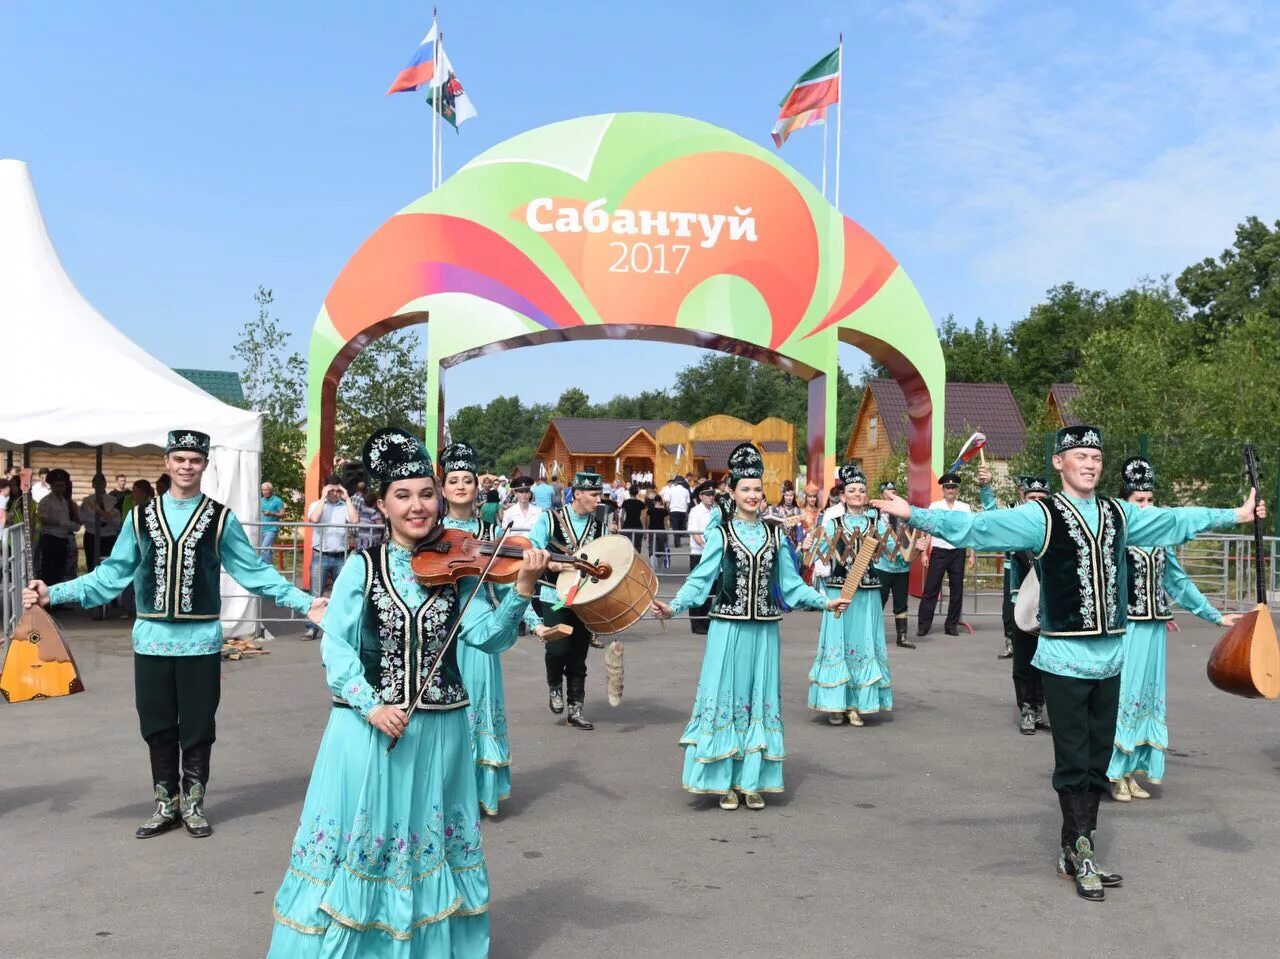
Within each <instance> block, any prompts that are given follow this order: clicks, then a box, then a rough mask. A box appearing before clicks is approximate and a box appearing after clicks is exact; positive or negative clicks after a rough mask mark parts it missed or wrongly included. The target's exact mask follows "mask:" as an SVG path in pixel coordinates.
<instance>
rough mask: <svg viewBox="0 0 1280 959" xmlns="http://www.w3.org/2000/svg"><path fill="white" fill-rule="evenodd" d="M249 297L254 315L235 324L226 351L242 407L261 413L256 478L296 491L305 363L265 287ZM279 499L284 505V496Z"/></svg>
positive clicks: (301, 449) (300, 467)
mask: <svg viewBox="0 0 1280 959" xmlns="http://www.w3.org/2000/svg"><path fill="white" fill-rule="evenodd" d="M253 301H254V302H255V303H256V304H257V305H258V315H257V318H256V319H253V320H250V321H248V322H246V323H245V325H244V327H243V328H241V330H240V339H239V340H238V341H237V343H236V345H235V346H234V347H233V348H232V351H231V352H232V356H233V358H234V359H236V360H238V361H239V364H240V371H239V372H240V384H241V386H242V387H243V389H244V397H245V402H244V407H245V409H250V410H256V411H257V412H259V413H262V414H263V420H262V478H263V479H264V480H269V481H271V482H272V483H274V484H275V486H276V489H277V490H279V491H281V492H285V491H291V490H301V489H302V487H303V480H304V472H303V465H302V464H303V457H304V455H305V453H306V436H305V435H304V433H303V431H302V419H303V413H304V410H305V408H306V396H305V392H304V390H305V385H306V382H307V364H306V361H304V360H303V358H302V354H300V353H298V352H296V351H292V352H291V351H290V350H289V333H287V332H286V331H285V330H283V329H281V327H280V321H279V319H278V318H276V317H275V316H273V315H272V313H271V304H272V303H273V302H274V299H273V297H272V295H271V291H270V290H268V289H265V288H263V287H261V286H260V287H258V292H257V293H255V294H254V297H253ZM284 499H285V501H286V503H287V502H288V497H287V496H286V497H284Z"/></svg>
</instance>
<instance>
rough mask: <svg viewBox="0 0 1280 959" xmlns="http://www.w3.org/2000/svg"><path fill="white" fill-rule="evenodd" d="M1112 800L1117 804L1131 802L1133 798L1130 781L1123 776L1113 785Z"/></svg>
mask: <svg viewBox="0 0 1280 959" xmlns="http://www.w3.org/2000/svg"><path fill="white" fill-rule="evenodd" d="M1111 798H1112V799H1114V800H1115V801H1116V802H1131V801H1132V800H1133V797H1132V796H1130V795H1129V781H1128V780H1127V779H1125V778H1124V777H1123V776H1121V777H1120V778H1119V779H1117V780H1116V781H1115V782H1113V783H1112V784H1111Z"/></svg>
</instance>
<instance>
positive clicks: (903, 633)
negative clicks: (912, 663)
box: [893, 617, 916, 649]
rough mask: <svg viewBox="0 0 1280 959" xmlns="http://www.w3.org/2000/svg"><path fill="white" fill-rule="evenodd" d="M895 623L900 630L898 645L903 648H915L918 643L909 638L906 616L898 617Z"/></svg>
mask: <svg viewBox="0 0 1280 959" xmlns="http://www.w3.org/2000/svg"><path fill="white" fill-rule="evenodd" d="M893 625H894V626H895V627H896V628H897V630H898V645H899V646H901V647H902V648H903V649H915V648H916V644H915V643H913V642H910V641H909V640H908V639H907V620H906V617H901V618H896V619H894V621H893Z"/></svg>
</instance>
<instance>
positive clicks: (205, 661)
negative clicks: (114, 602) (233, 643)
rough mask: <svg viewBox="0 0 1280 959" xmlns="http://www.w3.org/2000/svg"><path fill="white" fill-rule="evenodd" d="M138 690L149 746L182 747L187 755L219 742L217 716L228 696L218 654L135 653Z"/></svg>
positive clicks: (140, 715) (136, 697)
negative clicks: (220, 703)
mask: <svg viewBox="0 0 1280 959" xmlns="http://www.w3.org/2000/svg"><path fill="white" fill-rule="evenodd" d="M133 689H134V701H135V703H136V704H137V707H138V723H139V726H140V727H141V729H142V738H143V739H145V740H146V741H147V742H148V743H149V744H151V745H160V744H164V743H178V744H180V745H181V746H182V748H183V750H184V751H185V750H188V749H191V748H192V747H193V746H202V745H205V744H212V743H213V741H214V739H215V727H214V714H216V713H217V711H218V699H219V697H220V696H221V694H222V659H221V656H220V655H219V654H218V653H209V654H208V655H206V656H145V655H143V654H142V653H134V655H133Z"/></svg>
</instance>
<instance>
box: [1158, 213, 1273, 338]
mask: <svg viewBox="0 0 1280 959" xmlns="http://www.w3.org/2000/svg"><path fill="white" fill-rule="evenodd" d="M1178 292H1180V293H1181V294H1182V295H1183V296H1184V297H1186V299H1187V302H1188V303H1189V304H1190V305H1191V308H1192V310H1193V311H1194V312H1193V313H1192V315H1191V319H1192V321H1193V322H1194V323H1195V326H1196V335H1197V340H1198V342H1199V343H1200V344H1201V345H1207V344H1210V343H1213V342H1215V341H1217V340H1218V339H1220V338H1221V337H1223V336H1224V335H1226V333H1227V332H1228V331H1230V330H1231V329H1232V328H1234V327H1236V326H1238V325H1240V324H1241V323H1243V322H1244V320H1245V318H1246V317H1247V316H1251V315H1261V316H1264V317H1268V318H1269V319H1270V321H1271V332H1270V336H1271V337H1272V338H1275V337H1276V336H1277V331H1280V220H1278V221H1276V224H1275V229H1271V228H1269V227H1268V226H1267V225H1266V224H1265V223H1263V222H1262V221H1261V220H1259V219H1258V218H1257V217H1255V216H1251V217H1249V218H1248V219H1247V220H1245V221H1244V222H1243V223H1241V224H1240V225H1239V226H1238V227H1236V239H1235V244H1234V245H1233V246H1232V248H1231V249H1228V250H1224V251H1223V252H1222V255H1221V256H1219V257H1218V259H1217V260H1214V259H1212V258H1207V259H1205V260H1202V261H1201V262H1199V263H1196V264H1193V265H1192V266H1189V267H1187V268H1186V269H1185V270H1183V271H1182V275H1181V276H1179V277H1178Z"/></svg>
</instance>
